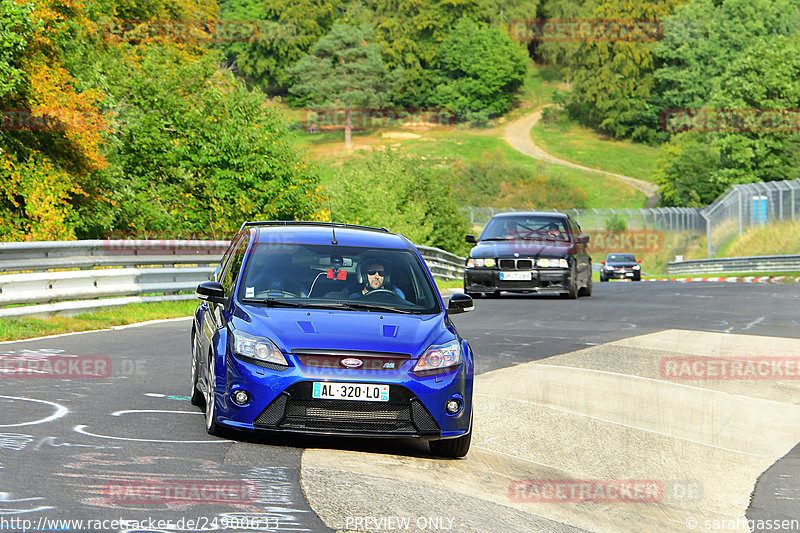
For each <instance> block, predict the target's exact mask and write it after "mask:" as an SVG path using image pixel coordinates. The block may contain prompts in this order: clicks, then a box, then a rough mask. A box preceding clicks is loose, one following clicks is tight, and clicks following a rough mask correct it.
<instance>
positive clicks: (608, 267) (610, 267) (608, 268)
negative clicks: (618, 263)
mask: <svg viewBox="0 0 800 533" xmlns="http://www.w3.org/2000/svg"><path fill="white" fill-rule="evenodd" d="M606 270H614V267H612V266H611V265H606Z"/></svg>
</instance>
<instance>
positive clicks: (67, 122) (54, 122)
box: [0, 108, 99, 132]
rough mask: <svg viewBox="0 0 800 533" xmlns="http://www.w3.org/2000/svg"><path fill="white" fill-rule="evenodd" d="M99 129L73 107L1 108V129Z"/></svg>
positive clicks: (40, 130)
mask: <svg viewBox="0 0 800 533" xmlns="http://www.w3.org/2000/svg"><path fill="white" fill-rule="evenodd" d="M89 129H99V127H98V126H97V125H96V124H92V123H91V122H90V121H88V120H87V117H86V115H84V114H83V113H80V112H78V111H75V110H73V109H37V110H36V111H33V110H32V109H29V108H13V109H0V131H37V132H48V131H67V130H89Z"/></svg>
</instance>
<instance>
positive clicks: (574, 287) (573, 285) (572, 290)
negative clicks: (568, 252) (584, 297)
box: [561, 265, 578, 300]
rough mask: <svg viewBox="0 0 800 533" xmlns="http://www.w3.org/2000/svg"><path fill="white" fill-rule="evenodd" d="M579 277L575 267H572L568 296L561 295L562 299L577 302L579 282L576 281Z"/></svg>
mask: <svg viewBox="0 0 800 533" xmlns="http://www.w3.org/2000/svg"><path fill="white" fill-rule="evenodd" d="M577 277H578V272H577V271H576V270H575V265H572V269H571V270H570V274H569V288H568V291H569V292H567V293H566V294H563V293H562V294H561V297H562V298H567V299H569V300H576V299H577V298H578V280H577V279H575V278H577Z"/></svg>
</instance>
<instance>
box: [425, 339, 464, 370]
mask: <svg viewBox="0 0 800 533" xmlns="http://www.w3.org/2000/svg"><path fill="white" fill-rule="evenodd" d="M463 361H464V358H463V357H462V355H461V345H460V344H459V343H458V340H452V341H450V342H448V343H447V344H440V345H435V346H431V347H430V348H428V349H427V350H425V353H424V354H423V356H422V357H420V358H419V361H417V364H416V365H414V370H412V372H425V373H426V374H438V373H439V372H446V371H448V370H450V369H451V368H453V367H455V366H458V365H460V364H461V363H462V362H463ZM437 371H439V372H437Z"/></svg>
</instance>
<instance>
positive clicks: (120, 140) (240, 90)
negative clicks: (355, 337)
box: [103, 45, 321, 237]
mask: <svg viewBox="0 0 800 533" xmlns="http://www.w3.org/2000/svg"><path fill="white" fill-rule="evenodd" d="M120 52H121V53H122V58H121V60H117V56H109V57H108V58H107V63H105V64H104V65H103V68H104V69H106V72H105V75H107V76H109V77H112V78H113V79H115V80H117V83H115V84H114V85H113V86H111V87H109V94H108V97H107V105H108V110H109V113H112V114H113V115H114V116H115V117H116V123H117V125H118V128H117V129H116V131H115V134H114V136H113V138H112V139H110V140H109V155H108V160H109V163H110V164H111V169H110V172H111V173H112V174H113V176H112V177H113V180H114V181H115V183H116V186H115V189H116V191H118V192H117V194H116V195H115V197H114V200H115V202H116V205H117V209H118V218H117V221H116V227H117V228H118V229H119V230H121V231H127V232H133V233H135V234H138V235H184V236H188V235H212V236H216V237H222V236H225V235H229V234H230V233H231V232H233V231H235V230H236V229H237V228H238V227H239V226H240V225H241V222H242V221H243V220H246V219H279V220H292V219H310V218H312V219H313V218H319V216H320V214H319V211H320V209H321V206H320V204H319V195H318V189H317V178H316V175H315V174H314V173H313V172H312V170H311V169H310V168H309V166H308V165H307V164H306V163H305V162H304V161H303V160H302V159H301V158H300V156H299V153H298V152H297V151H296V150H295V149H294V148H292V147H291V146H290V144H289V142H288V130H287V127H286V119H285V117H284V116H283V115H282V113H281V112H280V111H279V110H278V108H277V106H274V105H270V104H269V103H267V101H266V98H265V96H264V94H263V93H262V92H261V91H260V90H258V89H254V90H252V91H251V90H248V89H247V88H246V87H245V86H244V83H243V82H242V81H240V80H237V79H236V78H235V77H234V76H233V75H232V73H231V72H229V71H225V70H220V69H219V68H218V64H219V61H220V58H221V56H220V54H218V53H214V52H209V53H206V54H200V55H190V54H187V52H186V50H185V49H183V48H182V47H176V46H171V45H150V46H144V47H141V46H125V47H123V49H122V50H117V53H120Z"/></svg>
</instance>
